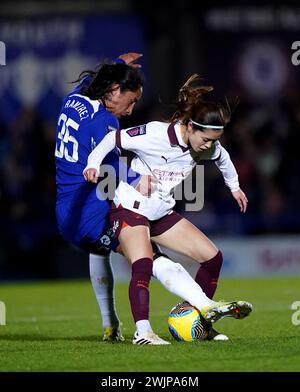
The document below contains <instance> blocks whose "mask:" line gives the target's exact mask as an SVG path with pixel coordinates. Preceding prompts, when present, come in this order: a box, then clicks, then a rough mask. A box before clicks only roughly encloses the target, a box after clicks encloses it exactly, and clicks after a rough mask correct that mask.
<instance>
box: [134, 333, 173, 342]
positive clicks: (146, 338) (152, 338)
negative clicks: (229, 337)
mask: <svg viewBox="0 0 300 392" xmlns="http://www.w3.org/2000/svg"><path fill="white" fill-rule="evenodd" d="M132 343H133V344H138V345H145V344H151V345H155V346H158V345H166V344H170V342H167V341H166V340H163V339H161V338H160V337H159V336H157V335H156V334H155V333H154V332H152V331H148V332H146V333H144V334H141V335H139V334H138V333H137V331H135V333H134V336H133V340H132Z"/></svg>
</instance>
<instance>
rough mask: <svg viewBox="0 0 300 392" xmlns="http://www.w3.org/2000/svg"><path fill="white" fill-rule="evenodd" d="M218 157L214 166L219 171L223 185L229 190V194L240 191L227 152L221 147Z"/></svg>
mask: <svg viewBox="0 0 300 392" xmlns="http://www.w3.org/2000/svg"><path fill="white" fill-rule="evenodd" d="M220 147H221V149H220V150H221V151H220V157H219V159H218V160H216V161H215V164H216V165H217V167H218V168H219V170H220V171H221V173H222V175H223V178H224V181H225V184H226V185H227V186H228V188H229V189H230V190H231V192H235V191H238V190H239V189H240V185H239V179H238V174H237V171H236V169H235V167H234V164H233V163H232V161H231V159H230V156H229V154H228V152H227V151H226V150H225V148H224V147H223V146H221V145H220Z"/></svg>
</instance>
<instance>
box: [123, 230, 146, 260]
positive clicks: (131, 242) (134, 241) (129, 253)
mask: <svg viewBox="0 0 300 392" xmlns="http://www.w3.org/2000/svg"><path fill="white" fill-rule="evenodd" d="M118 240H119V242H120V245H121V248H122V252H123V254H124V256H125V257H126V258H127V260H128V261H129V262H130V263H131V264H133V263H134V262H135V261H136V260H139V259H142V258H144V257H147V258H150V259H152V258H153V251H152V246H151V242H150V231H149V228H148V227H147V226H134V227H131V226H127V227H125V228H124V229H122V230H121V231H120V234H119V237H118Z"/></svg>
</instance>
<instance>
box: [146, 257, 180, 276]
mask: <svg viewBox="0 0 300 392" xmlns="http://www.w3.org/2000/svg"><path fill="white" fill-rule="evenodd" d="M183 271H185V269H184V268H183V266H182V265H181V264H180V263H174V261H172V260H170V259H168V258H167V257H166V256H159V257H157V258H156V259H155V260H154V261H153V276H154V277H157V276H158V274H159V273H161V272H165V273H171V272H172V273H173V274H174V273H177V274H178V273H181V272H183Z"/></svg>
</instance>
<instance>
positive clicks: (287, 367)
mask: <svg viewBox="0 0 300 392" xmlns="http://www.w3.org/2000/svg"><path fill="white" fill-rule="evenodd" d="M127 286H128V285H127V284H118V285H117V287H116V297H117V306H118V311H119V316H120V318H121V320H122V322H123V333H124V335H125V337H126V342H124V343H104V342H102V340H101V339H102V327H101V322H100V318H99V313H98V308H97V304H96V300H95V298H94V294H93V292H92V288H91V285H90V283H89V281H87V280H84V281H76V282H74V281H70V282H47V283H33V284H29V283H26V284H14V285H12V284H2V286H1V287H0V301H3V302H4V303H5V304H6V325H5V326H4V325H2V326H0V354H1V355H0V371H8V372H11V371H25V372H26V371H37V372H39V371H60V372H61V371H71V372H72V371H75V372H76V371H79V372H81V371H91V372H151V371H152V372H157V371H159V372H207V371H221V372H222V371H226V372H230V371H238V372H239V371H257V372H268V371H274V372H275V371H276V372H277V371H284V372H285V371H300V325H299V326H296V325H293V323H292V314H293V312H295V310H294V311H293V310H291V305H292V303H293V302H294V301H300V291H299V287H300V278H299V277H291V278H287V277H285V278H269V279H224V278H223V279H221V282H220V285H219V288H218V291H217V294H216V298H217V299H226V300H233V299H245V300H248V301H250V302H252V303H253V306H254V310H253V312H252V314H251V315H250V317H248V318H246V319H244V320H235V319H230V318H228V319H224V320H221V321H219V322H218V323H217V324H216V329H218V330H219V331H222V332H223V333H226V334H228V335H229V336H230V338H231V339H230V341H229V342H193V343H179V342H176V341H175V340H173V339H172V337H171V335H170V334H169V332H168V329H167V321H166V320H167V315H168V312H169V310H170V309H171V307H172V306H173V305H175V304H176V303H177V302H178V298H176V297H175V296H173V295H172V294H170V293H168V292H167V291H166V290H165V289H164V288H163V287H161V286H160V285H159V284H158V283H157V282H155V281H153V282H152V283H151V323H152V326H153V328H154V330H155V332H157V333H158V334H159V335H160V336H161V337H162V338H164V339H168V340H170V341H171V342H172V344H171V345H170V346H134V345H132V344H131V338H132V335H133V333H134V323H133V320H132V316H131V312H130V307H129V301H128V295H127Z"/></svg>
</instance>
